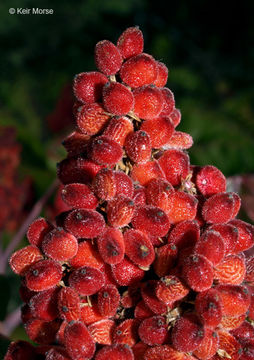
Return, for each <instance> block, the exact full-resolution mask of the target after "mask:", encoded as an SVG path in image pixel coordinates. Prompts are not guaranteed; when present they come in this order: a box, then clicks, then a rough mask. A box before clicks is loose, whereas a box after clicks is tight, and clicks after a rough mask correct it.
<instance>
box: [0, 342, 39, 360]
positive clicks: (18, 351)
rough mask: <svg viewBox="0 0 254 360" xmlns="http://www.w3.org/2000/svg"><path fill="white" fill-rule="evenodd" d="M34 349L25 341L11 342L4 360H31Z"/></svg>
mask: <svg viewBox="0 0 254 360" xmlns="http://www.w3.org/2000/svg"><path fill="white" fill-rule="evenodd" d="M35 356H36V354H35V348H34V347H33V346H32V345H31V344H30V343H28V342H27V341H22V340H19V341H13V342H11V343H10V345H9V347H8V351H7V353H6V355H5V357H4V360H33V359H34V357H35Z"/></svg>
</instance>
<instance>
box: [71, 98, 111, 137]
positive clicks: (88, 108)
mask: <svg viewBox="0 0 254 360" xmlns="http://www.w3.org/2000/svg"><path fill="white" fill-rule="evenodd" d="M109 118H110V116H109V115H108V114H107V113H106V111H105V109H104V108H103V107H102V106H101V104H99V103H96V102H95V103H91V104H90V103H89V104H85V105H82V106H80V107H78V109H77V112H76V122H77V126H78V128H79V130H80V131H81V132H82V133H84V134H86V135H95V134H97V133H98V132H99V131H100V130H101V129H103V127H104V126H105V125H106V123H107V121H108V120H109Z"/></svg>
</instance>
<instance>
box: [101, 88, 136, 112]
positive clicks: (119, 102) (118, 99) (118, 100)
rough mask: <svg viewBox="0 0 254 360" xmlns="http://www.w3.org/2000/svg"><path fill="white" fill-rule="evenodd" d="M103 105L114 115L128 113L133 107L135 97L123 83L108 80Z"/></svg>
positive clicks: (104, 90)
mask: <svg viewBox="0 0 254 360" xmlns="http://www.w3.org/2000/svg"><path fill="white" fill-rule="evenodd" d="M103 105H104V107H105V109H106V110H107V111H108V112H110V113H111V114H113V115H117V116H121V115H126V114H128V112H129V111H131V110H132V109H133V106H134V97H133V94H132V92H131V91H130V90H129V89H128V88H127V87H126V86H124V85H122V84H121V83H118V82H111V83H110V82H108V83H107V84H106V85H105V86H104V88H103Z"/></svg>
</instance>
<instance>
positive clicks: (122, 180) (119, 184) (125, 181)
mask: <svg viewBox="0 0 254 360" xmlns="http://www.w3.org/2000/svg"><path fill="white" fill-rule="evenodd" d="M114 174H115V182H116V195H124V196H127V197H128V198H132V197H133V193H134V185H133V181H132V180H131V178H130V177H129V176H128V175H126V174H125V173H124V172H123V171H115V172H114Z"/></svg>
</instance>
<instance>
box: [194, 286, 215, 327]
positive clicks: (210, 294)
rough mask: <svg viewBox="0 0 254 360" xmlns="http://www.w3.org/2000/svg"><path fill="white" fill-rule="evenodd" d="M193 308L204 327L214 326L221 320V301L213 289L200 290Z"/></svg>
mask: <svg viewBox="0 0 254 360" xmlns="http://www.w3.org/2000/svg"><path fill="white" fill-rule="evenodd" d="M195 309H196V313H197V315H198V317H199V319H200V321H201V322H202V323H203V324H204V326H205V327H211V328H215V327H217V326H218V325H219V324H220V322H221V320H222V303H221V300H220V297H219V293H218V291H217V290H215V289H208V290H206V291H202V292H200V293H199V294H198V295H197V297H196V300H195Z"/></svg>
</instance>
